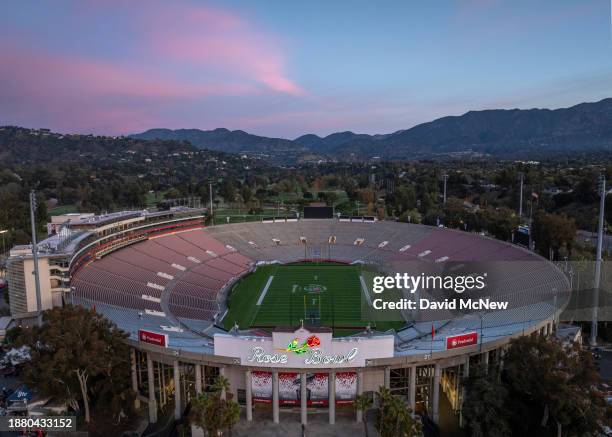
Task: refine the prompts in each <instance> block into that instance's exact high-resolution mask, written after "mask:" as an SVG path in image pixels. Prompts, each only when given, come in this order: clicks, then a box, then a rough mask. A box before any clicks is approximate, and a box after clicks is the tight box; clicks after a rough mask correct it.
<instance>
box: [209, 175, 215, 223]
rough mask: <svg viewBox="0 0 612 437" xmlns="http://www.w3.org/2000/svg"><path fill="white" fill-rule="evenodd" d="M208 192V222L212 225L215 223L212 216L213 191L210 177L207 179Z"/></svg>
mask: <svg viewBox="0 0 612 437" xmlns="http://www.w3.org/2000/svg"><path fill="white" fill-rule="evenodd" d="M208 194H209V197H210V211H209V212H210V222H211V224H212V225H213V226H214V225H215V218H214V216H213V192H212V179H210V180H209V181H208Z"/></svg>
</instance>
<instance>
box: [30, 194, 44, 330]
mask: <svg viewBox="0 0 612 437" xmlns="http://www.w3.org/2000/svg"><path fill="white" fill-rule="evenodd" d="M36 207H37V205H36V192H35V191H34V190H32V191H30V222H31V225H32V257H33V258H34V284H35V286H36V319H37V322H38V326H42V303H41V297H40V276H39V274H38V244H37V243H36V219H35V217H34V212H35V211H36Z"/></svg>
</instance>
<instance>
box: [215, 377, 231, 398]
mask: <svg viewBox="0 0 612 437" xmlns="http://www.w3.org/2000/svg"><path fill="white" fill-rule="evenodd" d="M229 387H230V383H229V380H228V379H227V378H226V377H225V376H223V375H219V376H217V378H216V379H215V382H214V383H213V385H212V389H213V391H214V392H217V393H219V394H220V397H221V399H225V394H226V393H227V391H228V390H229Z"/></svg>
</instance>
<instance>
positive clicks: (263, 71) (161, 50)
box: [143, 4, 305, 95]
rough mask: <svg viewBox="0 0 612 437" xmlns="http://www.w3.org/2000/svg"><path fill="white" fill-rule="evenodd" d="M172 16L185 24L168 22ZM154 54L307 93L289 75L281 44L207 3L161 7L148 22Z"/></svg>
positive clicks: (294, 92)
mask: <svg viewBox="0 0 612 437" xmlns="http://www.w3.org/2000/svg"><path fill="white" fill-rule="evenodd" d="M168 20H170V21H174V22H178V23H182V24H181V26H178V27H169V26H167V25H166V26H164V25H163V23H167V22H168ZM143 24H144V30H145V32H146V34H147V36H148V38H149V42H150V43H151V46H150V50H151V51H152V53H154V54H156V55H158V56H163V57H165V58H168V59H172V60H174V61H178V62H186V63H189V64H191V65H193V66H196V67H201V68H212V69H215V70H218V71H223V72H226V73H229V74H231V75H235V74H243V75H246V78H248V79H250V80H253V81H254V82H256V83H259V84H261V85H263V86H264V87H266V88H268V89H270V90H272V91H275V92H280V93H286V94H291V95H304V94H305V92H304V90H303V89H302V88H301V87H299V86H298V85H297V84H296V83H295V82H294V81H292V80H291V79H289V77H288V76H287V73H286V71H285V60H284V56H283V53H282V51H281V50H280V48H279V46H281V45H282V44H280V43H279V42H278V41H277V40H276V39H275V38H274V37H272V36H270V35H268V34H266V33H265V32H262V31H260V30H259V29H256V28H254V27H253V26H252V25H250V24H249V23H248V22H247V21H245V20H243V19H242V18H240V17H238V16H236V15H231V14H228V13H227V12H225V11H221V10H218V9H212V8H207V7H195V8H193V7H186V8H179V9H176V8H174V7H167V6H165V4H164V6H162V7H161V9H156V10H155V14H154V15H153V16H150V17H148V18H147V20H146V21H145V22H144V23H143Z"/></svg>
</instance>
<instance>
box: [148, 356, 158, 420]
mask: <svg viewBox="0 0 612 437" xmlns="http://www.w3.org/2000/svg"><path fill="white" fill-rule="evenodd" d="M147 379H148V382H149V423H157V401H156V400H155V376H154V375H153V360H152V359H151V354H150V353H147Z"/></svg>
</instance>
